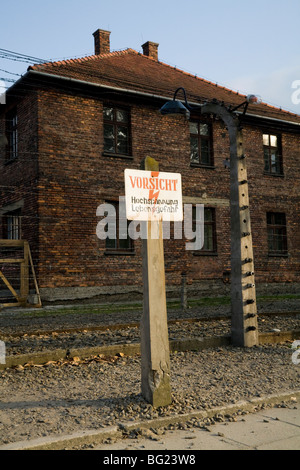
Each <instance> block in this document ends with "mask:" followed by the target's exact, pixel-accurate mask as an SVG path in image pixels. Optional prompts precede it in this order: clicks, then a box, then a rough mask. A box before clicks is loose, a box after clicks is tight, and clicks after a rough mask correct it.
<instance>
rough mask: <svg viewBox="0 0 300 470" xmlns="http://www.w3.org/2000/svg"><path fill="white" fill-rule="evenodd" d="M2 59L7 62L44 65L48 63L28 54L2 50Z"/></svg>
mask: <svg viewBox="0 0 300 470" xmlns="http://www.w3.org/2000/svg"><path fill="white" fill-rule="evenodd" d="M0 58H1V59H7V60H14V61H17V62H26V63H30V64H32V63H43V62H47V60H45V59H41V58H39V57H34V56H30V55H27V54H21V53H20V52H14V51H9V50H7V49H1V48H0Z"/></svg>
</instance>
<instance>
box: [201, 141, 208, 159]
mask: <svg viewBox="0 0 300 470" xmlns="http://www.w3.org/2000/svg"><path fill="white" fill-rule="evenodd" d="M201 163H203V164H206V165H208V164H209V163H210V159H209V142H208V140H206V139H201Z"/></svg>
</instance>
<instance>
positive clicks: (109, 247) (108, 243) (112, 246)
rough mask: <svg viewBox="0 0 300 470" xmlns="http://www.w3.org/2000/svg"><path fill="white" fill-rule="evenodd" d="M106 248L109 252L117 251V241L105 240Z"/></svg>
mask: <svg viewBox="0 0 300 470" xmlns="http://www.w3.org/2000/svg"><path fill="white" fill-rule="evenodd" d="M105 248H106V249H107V250H115V249H116V248H117V246H116V240H114V239H111V238H106V239H105Z"/></svg>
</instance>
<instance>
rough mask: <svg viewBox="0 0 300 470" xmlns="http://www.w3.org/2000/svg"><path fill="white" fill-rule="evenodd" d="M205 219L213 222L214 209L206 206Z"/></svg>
mask: <svg viewBox="0 0 300 470" xmlns="http://www.w3.org/2000/svg"><path fill="white" fill-rule="evenodd" d="M204 221H205V222H212V221H213V213H212V210H211V209H209V208H208V207H205V208H204Z"/></svg>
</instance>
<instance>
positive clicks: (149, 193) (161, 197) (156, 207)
mask: <svg viewBox="0 0 300 470" xmlns="http://www.w3.org/2000/svg"><path fill="white" fill-rule="evenodd" d="M124 174H125V198H126V217H127V219H128V220H144V221H146V220H168V221H181V220H183V210H182V188H181V175H180V174H179V173H163V172H161V171H144V170H131V169H126V170H125V172H124Z"/></svg>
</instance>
